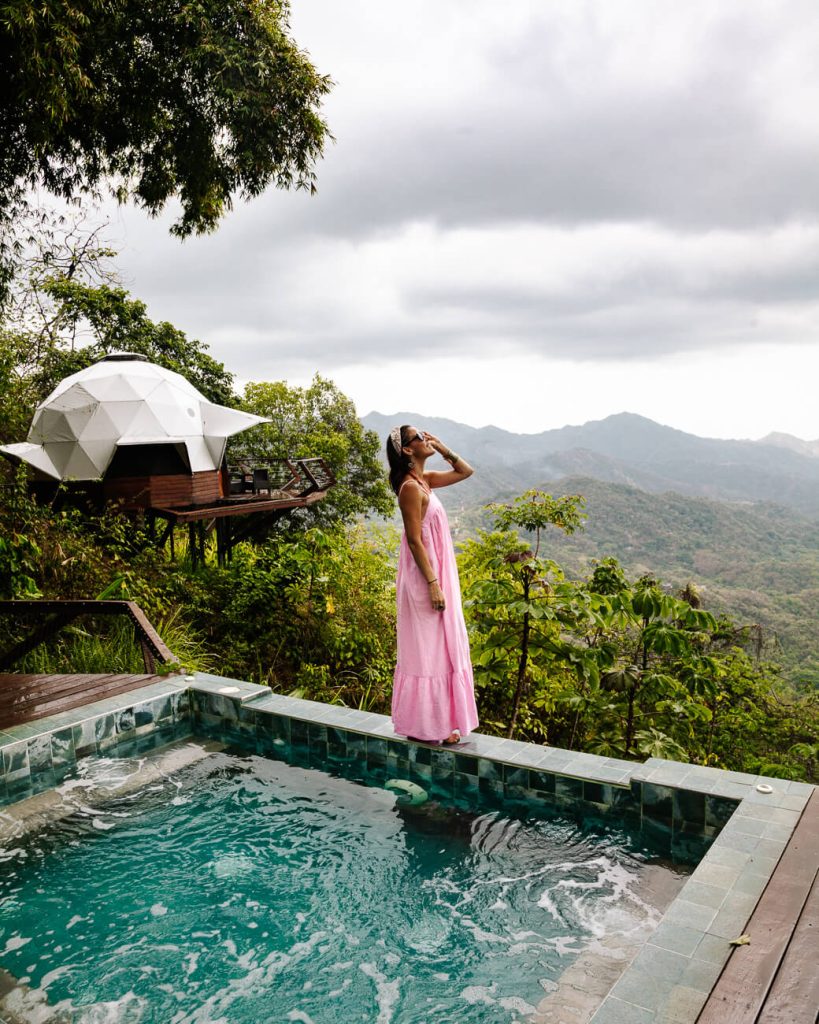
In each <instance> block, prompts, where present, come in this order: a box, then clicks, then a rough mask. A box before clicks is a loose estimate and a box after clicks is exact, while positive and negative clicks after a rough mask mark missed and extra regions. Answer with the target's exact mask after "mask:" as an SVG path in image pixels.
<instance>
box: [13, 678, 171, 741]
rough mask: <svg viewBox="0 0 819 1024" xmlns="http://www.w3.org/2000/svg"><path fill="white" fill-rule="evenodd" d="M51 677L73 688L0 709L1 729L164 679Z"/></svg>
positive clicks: (39, 695) (51, 692)
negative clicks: (69, 683) (70, 682)
mask: <svg viewBox="0 0 819 1024" xmlns="http://www.w3.org/2000/svg"><path fill="white" fill-rule="evenodd" d="M34 678H38V677H34ZM39 678H41V679H42V678H43V677H39ZM45 678H46V679H48V678H49V677H45ZM54 678H57V679H68V680H71V681H72V685H70V686H67V687H66V686H64V685H63V686H61V687H59V688H58V689H56V690H52V691H50V692H46V693H44V694H38V695H36V696H35V697H34V698H33V699H26V698H25V695H24V697H23V699H22V700H21V701H17V702H15V703H13V704H11V705H9V704H6V705H4V706H2V707H0V729H4V728H9V727H11V726H13V725H23V724H25V723H26V722H33V721H36V720H37V719H40V718H45V717H47V716H49V715H54V714H58V713H60V712H62V711H71V710H74V709H75V708H79V707H83V706H84V705H86V704H93V703H94V702H95V701H97V700H102V699H104V698H106V697H114V696H118V695H119V694H121V693H126V692H128V691H129V690H135V689H139V688H140V687H143V686H148V685H150V684H151V683H156V682H160V681H161V680H162V679H163V678H165V677H163V676H158V675H147V674H145V675H142V674H140V675H136V674H128V673H106V674H94V675H86V676H64V677H54Z"/></svg>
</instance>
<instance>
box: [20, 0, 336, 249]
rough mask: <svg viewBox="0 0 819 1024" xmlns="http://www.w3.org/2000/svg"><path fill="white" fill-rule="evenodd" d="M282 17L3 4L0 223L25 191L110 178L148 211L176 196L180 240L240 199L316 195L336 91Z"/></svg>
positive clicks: (81, 188)
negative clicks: (295, 191)
mask: <svg viewBox="0 0 819 1024" xmlns="http://www.w3.org/2000/svg"><path fill="white" fill-rule="evenodd" d="M288 15H289V10H288V4H287V3H286V0H258V2H257V0H198V2H197V3H196V4H180V3H176V2H174V0H151V3H144V2H142V0H116V2H114V3H108V2H103V0H78V2H74V3H65V2H63V0H45V2H38V3H34V2H33V0H3V2H2V3H0V92H2V95H3V111H2V125H3V139H4V145H3V147H2V153H0V219H3V220H6V221H8V220H9V218H10V217H11V216H12V214H13V212H14V211H15V210H16V209H17V208H19V206H20V205H21V204H22V203H23V202H24V190H25V189H26V188H32V187H36V186H38V185H44V186H45V188H46V189H48V190H49V191H51V192H52V193H55V194H56V195H59V196H62V197H64V198H67V199H71V198H74V197H77V196H80V195H82V194H84V193H87V192H89V191H90V190H92V189H94V188H95V187H96V186H98V185H99V184H101V183H102V182H103V181H104V180H109V181H111V182H112V183H113V185H114V187H115V192H116V195H117V196H118V197H119V198H120V199H121V200H125V199H126V198H128V197H129V196H132V197H133V198H134V199H135V200H136V202H137V203H138V204H139V205H140V206H142V207H143V208H144V209H146V210H147V211H148V212H150V213H152V214H156V213H158V212H159V211H160V210H161V209H162V208H163V206H164V205H165V204H166V202H167V201H168V200H169V199H171V198H172V197H176V198H177V199H178V200H179V202H180V204H181V216H180V218H179V219H178V220H177V222H176V223H175V225H174V227H173V229H172V230H173V231H174V232H175V233H176V234H178V235H180V236H186V235H189V234H190V233H191V232H201V231H210V230H213V228H215V227H216V225H217V224H218V222H219V219H220V218H221V216H222V215H223V213H224V212H225V211H226V210H227V209H229V208H230V206H231V204H232V202H233V198H234V196H236V195H240V196H242V197H245V198H251V197H254V196H258V195H259V194H260V193H261V192H262V191H263V190H264V189H265V188H266V187H267V186H268V185H269V184H271V183H272V184H274V185H275V186H277V187H279V188H293V187H296V188H307V189H312V188H313V187H314V178H315V174H314V171H313V167H314V165H315V162H316V160H317V159H318V158H319V156H320V155H321V152H322V149H323V146H324V144H325V141H326V139H327V138H328V132H327V127H326V125H325V123H324V121H323V120H322V118H321V116H320V114H319V109H320V104H321V101H322V98H323V97H324V96H325V95H326V94H327V92H328V91H329V89H330V81H329V79H328V78H326V77H324V76H322V75H319V74H318V73H317V72H316V70H315V68H314V67H313V66H312V64H311V63H310V61H309V59H308V58H307V56H306V55H305V54H304V53H303V52H301V51H300V50H299V49H298V47H297V46H296V44H295V43H294V42H293V41H292V39H290V38H289V34H288V33H289V25H288ZM0 255H5V256H6V257H7V258H6V261H5V262H6V267H8V256H9V254H8V253H5V254H0Z"/></svg>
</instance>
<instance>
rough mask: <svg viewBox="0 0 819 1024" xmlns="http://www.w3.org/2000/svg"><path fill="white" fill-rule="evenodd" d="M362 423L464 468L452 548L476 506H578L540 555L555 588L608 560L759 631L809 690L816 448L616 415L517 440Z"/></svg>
mask: <svg viewBox="0 0 819 1024" xmlns="http://www.w3.org/2000/svg"><path fill="white" fill-rule="evenodd" d="M363 422H364V424H365V425H366V426H367V427H370V428H371V429H373V430H376V431H377V432H378V433H379V435H380V436H381V437H385V436H386V435H387V433H388V432H389V429H390V427H391V426H392V425H393V424H395V423H411V424H413V425H417V426H419V427H420V428H421V429H428V430H430V431H432V432H433V433H435V434H437V435H438V436H439V437H441V438H442V440H444V441H446V443H447V444H449V445H450V446H451V447H453V448H454V449H456V450H457V451H459V452H462V454H463V455H464V456H465V457H467V458H468V459H469V461H470V462H471V463H472V464H473V465H474V466H475V467H476V473H475V475H474V476H473V477H471V478H470V479H469V480H468V481H466V482H465V483H464V484H463V485H462V486H461V487H456V488H451V489H446V490H444V491H441V492H440V494H441V498H442V500H443V501H444V503H445V504H446V506H447V510H448V512H449V515H450V523H451V525H452V527H453V532H454V534H455V536H456V538H461V539H463V538H465V537H467V536H469V535H470V534H474V532H475V530H476V529H478V528H480V527H484V528H485V527H489V526H490V525H491V515H490V514H489V513H488V512H487V511H486V510H485V509H484V507H483V506H484V505H485V504H486V503H487V502H490V501H504V500H508V499H509V498H510V497H512V496H513V495H515V494H519V493H521V492H522V491H524V490H527V489H528V488H531V487H539V488H542V489H543V490H546V491H549V492H550V493H552V494H555V495H557V494H580V495H582V496H583V498H584V499H585V503H586V514H587V518H586V524H585V527H584V529H583V530H580V531H578V532H577V533H575V534H573V535H572V536H571V537H566V536H564V535H563V534H561V533H560V532H559V531H557V530H555V531H553V532H552V533H551V534H550V536H549V538H548V541H547V543H548V546H549V550H548V553H549V555H550V557H552V558H554V559H555V561H557V562H558V563H559V564H560V565H562V566H563V567H564V569H565V570H566V571H567V573H568V574H569V575H572V576H579V575H582V574H584V573H586V572H587V571H588V570H589V568H590V566H591V564H592V563H593V562H594V561H595V560H598V559H600V558H605V557H607V556H614V557H616V558H617V559H618V560H619V561H620V562H621V563H622V565H623V566H624V567H625V568H626V569H627V571H628V572H629V573H630V574H631V575H633V576H636V575H639V574H642V573H650V574H652V575H656V576H658V577H659V578H661V579H662V580H663V581H664V582H665V583H666V584H669V585H671V586H674V587H678V588H682V587H684V586H685V585H686V584H687V583H689V582H693V583H694V584H695V586H696V587H697V588H698V589H699V590H700V592H701V594H702V597H703V601H704V604H705V607H707V608H709V609H710V610H712V611H714V612H717V613H725V614H728V615H730V616H731V617H732V618H734V620H735V621H737V622H738V623H740V624H749V625H750V624H759V625H761V626H762V627H763V630H764V632H765V636H766V638H767V644H768V651H769V653H771V655H772V656H773V657H774V658H775V659H776V660H778V661H779V662H780V663H781V664H782V665H783V669H784V670H785V673H786V675H787V676H788V678H790V679H791V680H792V681H793V682H794V683H796V684H797V685H802V686H808V687H819V639H817V638H819V443H818V442H806V441H800V440H799V439H798V438H791V437H789V436H788V435H783V434H772V435H769V436H768V437H766V438H764V439H763V440H761V441H721V440H716V439H712V438H700V437H697V436H695V435H692V434H686V433H684V432H683V431H679V430H673V429H671V428H670V427H664V426H661V425H660V424H658V423H654V422H653V421H651V420H648V419H645V418H644V417H642V416H635V415H632V414H629V413H623V414H620V415H618V416H610V417H608V418H607V419H605V420H600V421H597V422H592V423H586V424H584V425H583V426H580V427H564V428H562V429H560V430H548V431H544V432H543V433H542V434H528V435H527V434H513V433H509V432H507V431H503V430H499V429H498V428H496V427H484V428H481V429H476V428H473V427H468V426H465V425H464V424H461V423H456V422H454V421H452V420H446V419H440V418H430V417H422V416H419V415H418V414H415V413H396V414H393V415H392V416H389V417H387V416H383V415H381V414H379V413H370V415H368V416H365V417H364V418H363Z"/></svg>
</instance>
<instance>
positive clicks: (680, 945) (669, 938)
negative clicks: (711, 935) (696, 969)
mask: <svg viewBox="0 0 819 1024" xmlns="http://www.w3.org/2000/svg"><path fill="white" fill-rule="evenodd" d="M702 936H703V933H702V932H701V931H700V930H699V929H698V928H686V927H685V926H684V925H680V924H674V922H673V921H661V922H660V924H659V926H658V927H657V928H656V929H655V930H654V932H653V933H652V935H651V942H652V944H653V945H655V946H659V947H660V948H661V949H669V950H671V951H672V952H673V953H681V954H682V955H683V956H691V955H692V953H693V952H694V950H695V949H696V948H697V946H698V945H699V944H700V942H701V940H702Z"/></svg>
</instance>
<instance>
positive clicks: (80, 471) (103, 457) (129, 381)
mask: <svg viewBox="0 0 819 1024" xmlns="http://www.w3.org/2000/svg"><path fill="white" fill-rule="evenodd" d="M264 422H265V420H264V419H263V418H262V417H261V416H253V415H251V414H250V413H245V412H239V411H237V410H236V409H228V408H226V407H225V406H221V405H216V404H214V403H213V402H209V401H208V400H207V399H206V398H205V397H204V395H202V394H201V393H200V392H199V391H197V390H196V388H195V387H194V386H193V385H192V384H190V383H189V382H188V381H187V380H186V379H185V378H184V377H183V376H181V374H178V373H174V372H173V371H172V370H166V369H165V368H164V367H162V366H157V365H156V364H155V363H150V362H148V360H147V359H146V358H145V356H140V355H136V354H132V353H115V354H112V355H108V356H105V357H104V358H103V359H101V360H100V361H99V362H97V363H94V365H93V366H89V367H87V368H86V369H84V370H80V372H79V373H75V374H72V375H71V376H70V377H66V379H65V380H63V381H61V382H60V383H59V384H58V385H57V387H56V388H55V389H54V390H53V391H52V392H51V394H50V395H49V396H48V398H47V399H46V400H45V401H44V402H43V403H42V404H41V405H39V406H38V407H37V411H36V412H35V414H34V419H33V421H32V424H31V429H30V430H29V434H28V440H27V441H23V442H21V443H19V444H8V445H2V446H0V452H2V453H3V454H4V455H6V456H7V457H9V458H11V459H13V460H15V461H19V462H26V463H28V464H29V465H30V466H32V467H33V468H34V469H35V470H36V471H37V473H38V475H39V474H42V475H45V476H47V477H50V478H52V479H54V480H77V481H80V480H100V479H101V478H102V477H104V476H105V474H106V471H107V470H108V469H109V467H110V466H111V463H112V461H113V460H114V458H115V456H117V454H118V453H121V454H126V455H127V450H128V449H129V448H133V450H134V454H136V449H137V448H139V449H140V451H141V452H142V453H143V455H144V452H145V450H146V446H149V447H150V448H151V449H152V450H153V451H154V453H155V456H154V458H155V461H156V463H157V464H158V465H161V464H162V462H163V452H164V453H165V454H167V453H168V452H169V449H172V451H173V453H174V456H175V461H176V463H178V465H179V468H180V469H181V471H182V472H183V473H184V472H187V473H189V474H195V473H204V472H210V473H212V472H213V471H218V470H219V468H220V466H221V464H222V460H223V458H224V454H225V446H226V444H227V439H228V438H229V437H231V436H232V435H233V434H238V433H240V432H241V431H243V430H247V429H248V428H249V427H252V426H255V425H256V424H257V423H264ZM126 461H127V460H126ZM143 461H144V459H143ZM166 465H167V460H166ZM160 471H161V470H160ZM143 472H144V470H143ZM148 472H150V469H149V470H148ZM165 472H167V470H165Z"/></svg>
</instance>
